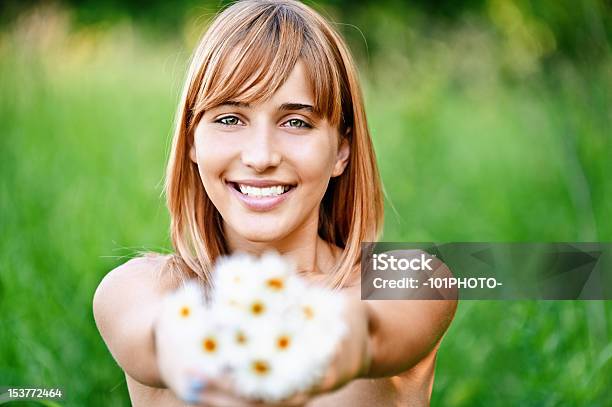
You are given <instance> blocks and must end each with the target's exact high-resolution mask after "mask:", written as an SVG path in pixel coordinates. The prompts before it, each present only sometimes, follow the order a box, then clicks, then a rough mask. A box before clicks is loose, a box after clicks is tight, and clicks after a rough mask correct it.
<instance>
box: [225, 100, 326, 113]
mask: <svg viewBox="0 0 612 407" xmlns="http://www.w3.org/2000/svg"><path fill="white" fill-rule="evenodd" d="M220 106H235V107H242V108H250V107H251V105H250V104H248V103H244V102H236V101H233V100H228V101H227V102H223V103H221V104H220V105H219V106H217V107H220ZM279 110H284V111H295V110H304V111H307V112H311V113H314V111H315V109H314V107H313V106H312V105H307V104H304V103H283V104H282V105H280V107H279Z"/></svg>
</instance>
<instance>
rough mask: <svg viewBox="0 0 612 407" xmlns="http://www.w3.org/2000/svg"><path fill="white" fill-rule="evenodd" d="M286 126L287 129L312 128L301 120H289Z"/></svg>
mask: <svg viewBox="0 0 612 407" xmlns="http://www.w3.org/2000/svg"><path fill="white" fill-rule="evenodd" d="M287 126H288V127H296V128H302V127H305V128H310V127H312V126H311V125H309V124H308V123H306V122H305V121H304V120H301V119H289V120H288V121H287Z"/></svg>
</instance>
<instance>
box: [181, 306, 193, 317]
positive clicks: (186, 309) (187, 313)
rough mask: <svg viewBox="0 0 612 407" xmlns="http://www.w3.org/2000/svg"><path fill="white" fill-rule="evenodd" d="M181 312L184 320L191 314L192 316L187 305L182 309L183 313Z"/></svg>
mask: <svg viewBox="0 0 612 407" xmlns="http://www.w3.org/2000/svg"><path fill="white" fill-rule="evenodd" d="M180 312H181V316H182V317H183V318H187V317H188V316H189V314H191V310H190V309H189V307H188V306H186V305H184V306H182V307H181V311H180Z"/></svg>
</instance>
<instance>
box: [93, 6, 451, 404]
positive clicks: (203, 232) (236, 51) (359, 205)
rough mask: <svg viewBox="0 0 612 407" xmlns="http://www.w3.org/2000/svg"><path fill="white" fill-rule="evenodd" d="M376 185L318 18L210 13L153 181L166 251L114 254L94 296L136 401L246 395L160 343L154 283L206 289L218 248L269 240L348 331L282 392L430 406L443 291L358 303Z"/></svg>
mask: <svg viewBox="0 0 612 407" xmlns="http://www.w3.org/2000/svg"><path fill="white" fill-rule="evenodd" d="M381 190H382V188H381V185H380V180H379V175H378V170H377V167H376V160H375V156H374V152H373V148H372V142H371V140H370V135H369V131H368V126H367V123H366V117H365V112H364V106H363V101H362V96H361V91H360V88H359V84H358V79H357V72H356V68H355V65H354V63H353V60H352V58H351V55H350V53H349V51H348V49H347V47H346V45H345V43H344V41H343V40H342V39H341V38H340V36H339V35H338V34H337V33H336V31H335V30H334V29H333V28H332V27H331V26H330V24H329V23H328V22H327V21H326V20H325V19H323V18H322V17H321V16H320V15H319V14H317V13H316V12H315V11H313V10H312V9H311V8H309V7H307V6H305V5H303V4H301V3H298V2H295V1H291V0H278V1H277V0H246V1H240V2H237V3H235V4H233V5H232V6H230V7H228V8H227V9H225V10H224V11H223V12H221V13H220V14H219V15H218V16H217V17H216V19H215V20H214V22H213V23H212V25H211V26H210V28H209V29H208V31H207V32H206V34H205V36H204V37H203V39H202V40H201V42H200V44H199V46H198V48H197V50H196V51H195V54H194V57H193V60H192V63H191V67H190V70H189V73H188V78H187V82H186V85H185V89H184V93H183V96H182V100H181V104H180V106H179V112H178V117H177V129H176V132H175V135H174V140H173V145H172V152H171V157H170V161H169V165H168V172H167V185H166V193H167V199H168V207H169V211H170V216H171V236H172V241H173V245H174V248H175V254H174V255H172V256H161V255H160V256H148V257H143V258H138V259H134V260H131V261H129V262H127V263H126V264H124V265H122V266H120V267H118V268H117V269H115V270H113V271H112V272H110V273H109V274H108V275H107V276H106V277H105V278H104V280H103V281H102V282H101V284H100V286H99V287H98V290H97V291H96V295H95V298H94V314H95V318H96V322H97V325H98V328H99V330H100V333H101V335H102V337H103V338H104V340H105V342H106V344H107V346H108V348H109V350H110V352H111V353H112V355H113V357H114V358H115V360H116V361H117V363H118V364H119V365H120V366H121V367H122V369H123V370H124V371H125V374H126V379H127V383H128V388H129V391H130V397H131V399H132V402H133V404H134V405H135V406H175V405H176V406H178V405H184V404H183V401H181V400H180V399H181V398H183V399H189V400H190V401H192V402H194V403H196V404H197V403H200V404H202V405H218V406H230V405H237V406H242V405H245V406H246V405H255V404H256V402H255V401H253V400H245V399H243V398H240V397H238V396H237V395H236V394H235V393H234V392H233V391H232V387H231V383H227V382H224V381H219V380H217V381H212V380H206V379H205V378H202V377H200V376H197V373H195V372H184V371H183V370H184V369H183V367H182V366H180V365H179V363H178V362H176V361H175V360H174V359H173V358H172V355H171V354H168V353H167V352H158V351H157V350H156V346H155V343H156V341H158V342H157V343H159V341H163V340H164V338H165V336H166V335H168V334H169V333H168V332H164V331H163V329H156V328H157V326H156V324H155V321H156V317H157V314H158V313H159V308H160V301H161V298H162V297H163V295H164V294H165V293H167V292H169V291H171V290H174V289H176V288H177V287H178V286H179V285H180V284H181V283H182V282H184V281H185V280H186V279H189V278H197V279H198V280H199V281H200V282H201V283H202V285H203V286H205V287H209V284H210V281H211V273H212V265H213V264H214V261H215V259H216V258H218V257H219V256H220V255H223V254H229V253H232V252H234V251H244V252H250V253H254V254H260V253H262V252H264V251H266V250H269V249H275V250H277V251H278V252H280V253H281V254H283V255H284V256H289V257H291V258H292V259H293V260H294V261H295V263H296V264H297V266H298V270H299V272H300V273H301V274H302V275H303V276H304V277H305V278H308V279H312V280H314V281H317V282H318V283H320V284H326V285H328V286H330V287H334V288H338V289H340V290H342V291H343V292H344V293H346V296H347V298H349V304H350V305H349V307H348V311H347V312H346V315H345V317H346V322H347V326H348V328H349V335H347V337H346V339H345V340H344V342H343V343H342V345H341V346H339V347H338V350H337V354H336V357H335V358H334V361H333V362H332V365H331V366H330V368H329V371H328V372H327V374H326V376H325V378H324V379H323V380H322V382H321V383H320V384H319V385H318V386H315V388H313V389H311V391H309V392H308V393H305V394H300V395H296V396H295V397H293V398H292V399H291V400H288V401H287V402H286V403H285V404H298V405H299V404H307V405H309V406H344V405H351V406H355V407H356V406H374V405H377V406H381V405H382V406H385V405H388V406H395V405H402V406H404V405H427V404H428V403H429V398H430V394H431V388H432V384H433V373H434V360H435V355H436V352H437V348H438V345H439V342H440V339H441V337H442V335H443V334H444V332H445V330H446V329H447V327H448V325H449V323H450V321H451V319H452V316H453V314H454V310H455V307H456V303H455V301H361V300H360V295H359V293H360V291H359V280H360V272H359V264H360V263H359V262H360V243H361V242H365V241H375V240H376V239H377V237H378V236H379V232H380V229H381V226H382V215H383V203H382V193H381ZM442 267H443V266H442ZM189 374H192V376H189ZM177 377H182V378H185V377H187V379H188V380H191V381H192V383H193V386H192V390H193V391H192V392H191V393H190V394H187V395H186V394H176V393H175V392H174V391H176V389H178V388H181V387H180V386H179V384H178V383H177V382H176V380H178V379H176V378H177ZM181 380H183V379H181Z"/></svg>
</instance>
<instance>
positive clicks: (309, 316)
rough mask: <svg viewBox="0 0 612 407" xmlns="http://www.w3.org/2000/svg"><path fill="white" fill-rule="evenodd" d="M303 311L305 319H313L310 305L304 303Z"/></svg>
mask: <svg viewBox="0 0 612 407" xmlns="http://www.w3.org/2000/svg"><path fill="white" fill-rule="evenodd" d="M303 311H304V316H305V317H306V319H313V318H314V310H313V309H312V307H311V306H310V305H306V306H305V307H304V308H303Z"/></svg>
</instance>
